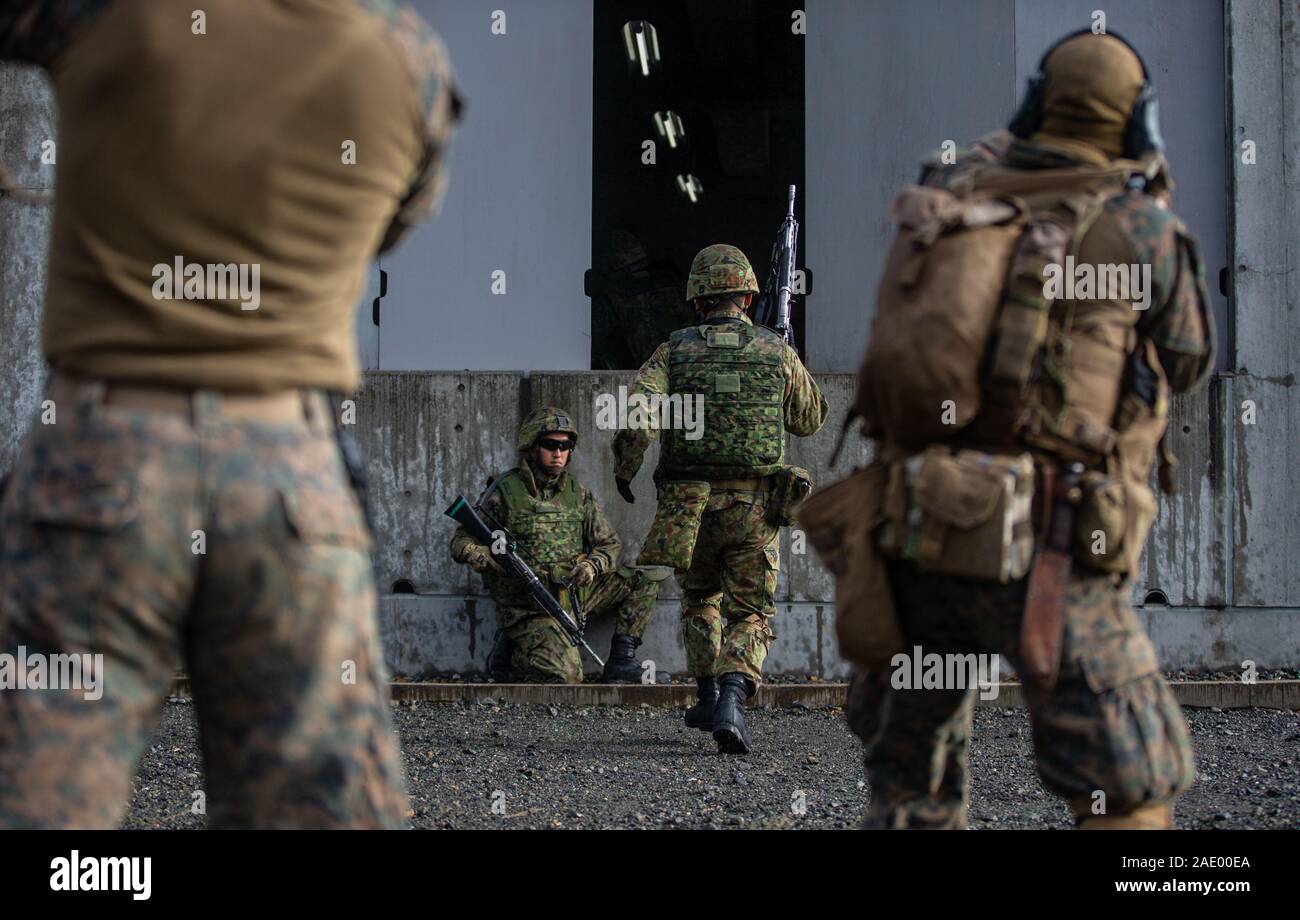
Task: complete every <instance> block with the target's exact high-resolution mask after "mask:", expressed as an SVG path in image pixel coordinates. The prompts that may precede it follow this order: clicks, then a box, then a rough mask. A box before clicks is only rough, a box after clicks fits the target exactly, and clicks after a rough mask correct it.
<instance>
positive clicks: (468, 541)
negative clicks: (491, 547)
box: [451, 493, 502, 563]
mask: <svg viewBox="0 0 1300 920" xmlns="http://www.w3.org/2000/svg"><path fill="white" fill-rule="evenodd" d="M483 507H484V509H485V510H486V511H487V512H488V514H490V515H492V517H494V518H496V519H497V520H498V521H500V520H501V511H502V509H501V499H500V498H499V497H498V496H497V495H496V494H495V493H494V494H493V495H492V496H491V497H489V498H488V500H487V501H486V502H484V504H483ZM489 526H490V525H489ZM482 545H483V544H482V543H479V542H478V541H477V540H475V539H474V538H473V537H471V536H470V535H469V534H467V533H466V532H465V528H464V527H461V526H459V525H457V527H456V535H455V536H453V537H452V538H451V558H452V560H453V561H454V562H462V563H463V562H464V561H465V552H466V550H468V549H469V548H470V547H471V546H482Z"/></svg>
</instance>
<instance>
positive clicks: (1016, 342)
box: [853, 162, 1137, 451]
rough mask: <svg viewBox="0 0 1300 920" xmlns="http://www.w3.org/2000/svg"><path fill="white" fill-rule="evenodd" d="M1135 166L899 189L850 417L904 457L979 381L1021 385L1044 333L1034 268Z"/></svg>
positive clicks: (1064, 243) (960, 408)
mask: <svg viewBox="0 0 1300 920" xmlns="http://www.w3.org/2000/svg"><path fill="white" fill-rule="evenodd" d="M1136 166H1137V164H1128V163H1126V162H1120V163H1117V164H1114V165H1112V166H1109V167H1106V168H1097V169H1087V170H1068V171H1067V170H1038V171H1026V170H1013V169H1004V168H1000V167H989V168H988V169H987V170H984V171H983V172H982V173H980V174H977V176H976V177H975V178H976V181H975V182H974V183H972V182H967V183H966V184H965V186H964V187H963V188H959V189H958V190H957V192H954V191H950V190H947V189H942V188H933V187H929V186H908V187H907V188H906V189H904V190H903V192H902V193H901V194H900V195H899V196H898V198H897V199H896V200H895V201H894V203H893V205H892V206H891V208H890V214H891V216H892V217H893V218H894V221H895V223H896V224H897V227H898V229H897V234H896V236H895V239H894V243H893V246H892V248H891V249H890V252H889V255H888V257H887V259H886V261H885V268H884V273H883V276H882V278H881V281H880V286H879V289H878V292H877V296H876V315H875V318H874V319H873V321H872V324H871V338H870V341H869V344H868V346H867V351H866V355H865V357H864V358H863V361H862V366H861V369H860V371H859V375H858V393H857V399H856V402H855V406H854V413H853V414H856V415H858V416H860V417H862V418H863V419H864V421H865V433H866V434H867V435H868V436H870V437H879V438H884V439H885V440H887V441H889V442H891V443H893V444H895V445H897V446H898V447H900V448H902V449H903V450H904V451H914V450H920V449H922V448H923V447H925V446H927V445H930V444H935V443H942V442H943V441H945V440H948V439H950V438H952V437H953V436H955V435H956V434H957V433H958V432H959V431H961V430H962V429H963V428H965V427H966V426H967V425H968V424H970V422H971V421H972V420H973V419H974V418H975V417H976V415H977V414H978V413H979V411H980V408H981V403H982V400H983V397H984V396H985V395H986V392H987V388H988V387H989V386H990V385H993V386H1002V387H1010V388H1012V389H1018V388H1021V387H1023V386H1024V385H1025V383H1026V382H1027V381H1028V379H1029V378H1030V375H1031V373H1032V371H1033V369H1034V365H1035V361H1036V360H1038V359H1039V352H1040V350H1041V348H1042V345H1043V342H1044V341H1045V339H1046V336H1047V330H1048V317H1049V313H1050V310H1051V307H1052V300H1051V299H1049V298H1048V297H1047V296H1046V295H1045V293H1044V281H1043V269H1044V267H1045V266H1047V265H1048V264H1052V263H1055V264H1063V263H1064V261H1065V258H1066V256H1067V254H1070V253H1071V252H1074V251H1075V250H1076V249H1077V246H1078V241H1079V240H1080V239H1081V238H1082V236H1083V234H1084V233H1085V232H1086V231H1087V229H1088V228H1089V227H1090V226H1091V224H1092V221H1093V220H1094V219H1095V218H1096V216H1097V215H1098V214H1100V212H1101V208H1102V206H1103V205H1104V203H1105V201H1106V199H1108V198H1109V197H1111V196H1112V195H1114V194H1116V193H1117V192H1119V191H1120V190H1121V189H1122V187H1123V181H1124V179H1126V178H1127V177H1128V176H1130V175H1132V174H1133V172H1135V171H1136V170H1135V168H1134V167H1136Z"/></svg>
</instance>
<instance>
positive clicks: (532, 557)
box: [451, 461, 659, 683]
mask: <svg viewBox="0 0 1300 920" xmlns="http://www.w3.org/2000/svg"><path fill="white" fill-rule="evenodd" d="M483 507H484V510H486V511H487V512H488V514H490V515H491V516H492V518H493V520H495V521H497V522H498V523H499V524H501V525H502V526H504V527H506V528H508V529H509V530H510V531H511V533H512V535H513V536H515V537H516V538H518V540H519V555H520V556H521V557H522V558H523V560H524V561H525V562H526V563H528V566H529V568H531V569H532V570H533V572H534V573H535V574H536V575H537V577H538V578H540V579H541V580H542V582H543V583H544V584H545V585H546V587H547V589H548V590H550V592H551V593H552V594H553V595H555V597H556V598H557V599H558V600H559V601H560V602H561V603H562V604H564V605H565V606H566V608H567V607H568V598H567V596H566V595H564V594H562V593H561V590H560V587H559V585H558V584H556V581H555V575H557V574H558V575H560V576H561V577H563V576H564V575H565V574H567V573H568V571H569V570H570V569H572V568H573V566H574V565H575V564H576V563H577V562H578V558H579V556H582V557H583V558H584V559H586V560H587V561H588V562H590V563H591V565H592V566H593V567H594V568H595V570H596V580H595V581H594V582H593V583H592V584H591V585H589V586H587V587H585V588H579V589H578V600H579V604H580V606H581V607H582V612H583V615H584V617H585V618H586V619H587V620H592V619H596V618H598V617H601V616H605V615H607V614H609V613H616V614H617V621H616V626H615V629H614V631H615V633H617V634H620V635H627V636H632V637H634V638H637V639H640V638H641V637H642V636H643V635H645V631H646V627H648V626H649V625H650V619H651V617H652V616H653V615H654V605H655V600H656V598H657V597H658V595H659V583H658V581H655V580H653V579H652V578H651V577H650V574H649V573H647V572H646V571H644V570H642V569H639V568H636V567H633V566H620V565H618V556H619V552H620V551H621V549H622V541H620V540H619V538H618V534H617V533H616V532H615V531H614V528H613V527H612V526H611V525H610V523H609V521H608V519H606V517H605V514H604V512H602V511H601V510H600V506H599V505H597V504H596V499H595V498H594V497H593V496H592V494H591V492H589V491H588V490H587V489H586V488H585V487H584V486H582V485H580V484H579V483H578V481H577V480H576V479H574V478H573V476H572V475H571V474H570V473H568V472H567V471H565V472H561V473H560V474H559V475H558V476H552V477H548V476H545V475H544V474H542V473H539V472H538V471H537V470H536V469H535V468H534V467H533V465H532V463H531V461H529V462H525V463H524V464H523V465H522V466H520V467H519V469H516V470H511V471H510V472H508V473H506V474H504V475H503V476H502V477H501V482H500V484H499V485H498V486H497V489H496V491H494V492H493V493H492V495H491V496H489V497H488V499H487V501H486V502H484V505H483ZM489 526H491V524H490V523H489ZM477 545H479V544H477V543H475V542H474V540H473V538H472V537H470V536H469V534H467V533H465V530H464V528H463V527H458V528H457V529H456V535H455V536H454V537H453V538H452V541H451V557H452V558H453V559H455V560H456V561H457V562H465V561H466V559H467V552H468V551H469V550H470V548H471V547H472V546H477ZM483 581H484V584H485V585H486V586H487V588H488V590H489V591H490V592H491V594H492V597H493V599H494V600H495V601H496V604H497V626H498V627H499V628H500V629H503V630H505V632H506V635H507V636H509V637H510V639H511V640H512V641H513V642H514V656H513V660H512V664H513V666H514V669H515V670H516V671H519V672H522V673H523V674H524V675H525V676H526V677H527V679H528V680H530V681H541V682H559V683H581V682H582V660H581V658H580V656H579V654H578V649H577V648H576V647H575V646H574V645H573V643H572V642H570V641H569V637H568V635H567V634H566V633H565V632H564V630H563V628H562V627H561V626H560V625H559V624H558V623H557V622H556V621H555V620H554V619H553V618H552V617H551V616H550V615H548V614H546V613H543V612H542V611H541V610H539V609H538V607H537V606H536V604H535V603H534V601H533V600H532V598H531V597H530V596H529V594H528V592H527V590H526V589H524V588H523V587H521V586H520V585H518V584H516V583H515V582H513V581H512V580H511V579H510V578H508V577H507V576H505V575H501V574H499V573H497V572H494V571H493V570H491V569H488V570H486V571H485V572H484V573H483Z"/></svg>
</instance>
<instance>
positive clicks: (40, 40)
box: [0, 0, 111, 70]
mask: <svg viewBox="0 0 1300 920" xmlns="http://www.w3.org/2000/svg"><path fill="white" fill-rule="evenodd" d="M110 2H111V0H6V2H5V3H4V4H3V5H0V61H21V62H23V63H25V64H37V65H39V66H41V67H44V68H46V69H47V70H53V69H54V68H55V67H56V66H57V63H58V59H59V56H60V55H61V54H62V53H63V51H64V49H66V48H67V47H68V44H69V43H70V42H71V40H72V34H73V32H74V31H75V30H76V29H77V28H79V27H80V26H82V25H84V24H85V23H86V22H88V21H89V20H90V18H91V17H92V16H93V15H94V14H95V13H98V12H99V11H100V10H101V9H103V8H104V7H106V6H108V4H109V3H110Z"/></svg>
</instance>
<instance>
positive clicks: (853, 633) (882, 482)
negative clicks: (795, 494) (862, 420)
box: [795, 464, 903, 667]
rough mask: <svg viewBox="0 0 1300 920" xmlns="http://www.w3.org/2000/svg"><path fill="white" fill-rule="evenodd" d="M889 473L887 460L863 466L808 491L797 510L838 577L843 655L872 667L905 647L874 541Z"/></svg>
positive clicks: (838, 627)
mask: <svg viewBox="0 0 1300 920" xmlns="http://www.w3.org/2000/svg"><path fill="white" fill-rule="evenodd" d="M888 476H889V467H888V466H886V465H885V464H877V465H875V466H871V467H868V468H866V469H864V470H859V471H857V472H856V473H854V474H853V475H851V476H849V477H848V478H847V479H841V480H840V481H839V482H835V483H832V484H831V485H829V486H827V487H826V488H824V489H822V490H821V491H819V492H817V493H815V494H814V495H812V496H810V497H809V498H808V499H807V500H806V501H804V502H803V503H802V504H801V505H800V506H799V508H798V510H797V511H796V512H795V519H796V520H797V521H798V523H799V526H800V527H802V528H803V530H804V533H805V534H807V536H808V542H809V543H811V544H812V547H813V549H814V550H816V551H817V555H818V557H819V558H820V559H821V560H822V562H823V563H824V564H825V565H826V567H827V568H828V569H830V571H831V574H832V575H834V576H835V635H836V638H837V639H838V640H839V646H840V654H841V655H843V656H844V657H845V658H846V659H848V660H849V661H852V662H855V663H857V664H861V665H865V666H868V667H870V666H876V665H881V664H884V663H886V662H888V661H889V660H890V659H891V658H892V657H893V656H894V654H895V653H896V652H898V651H899V650H901V649H902V647H903V632H902V629H901V627H900V626H899V624H898V615H897V612H896V611H895V609H894V596H893V593H892V591H891V590H890V587H889V574H888V572H887V571H886V568H885V560H884V558H883V557H882V556H881V555H880V552H879V551H878V550H877V548H876V541H875V530H876V528H877V527H878V526H879V525H880V523H881V521H883V520H884V517H885V490H886V487H887V484H888Z"/></svg>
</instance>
